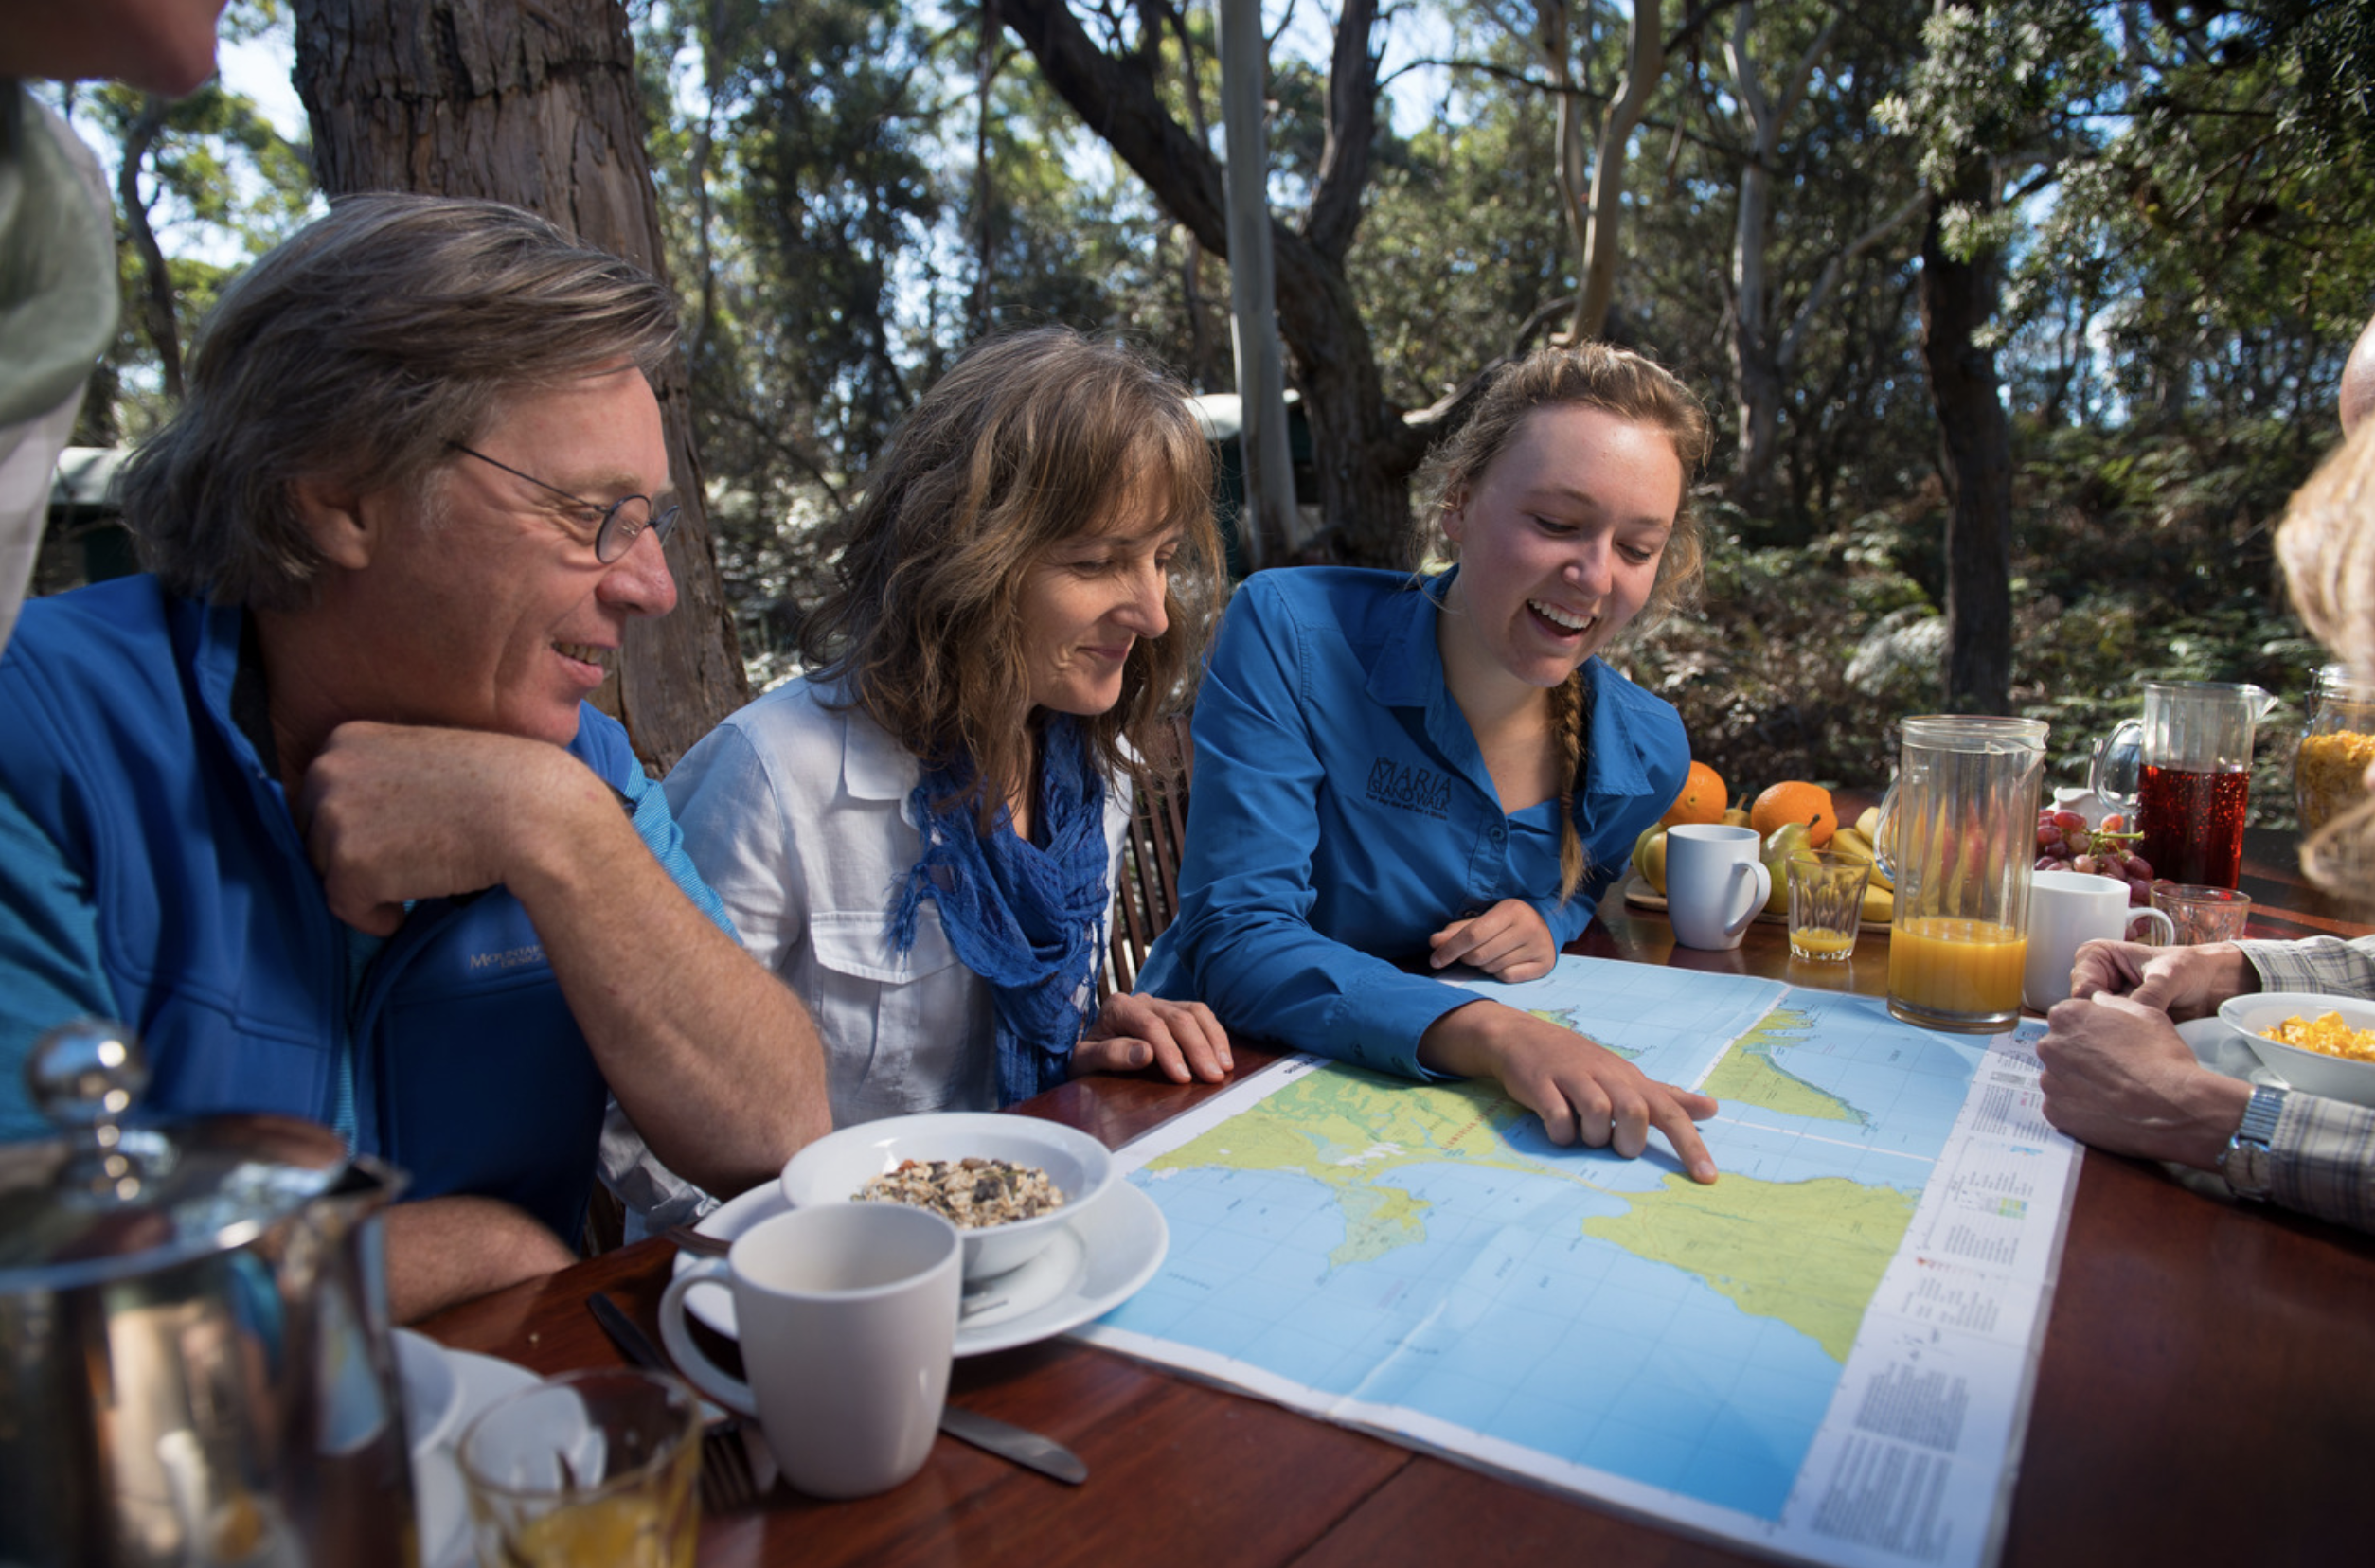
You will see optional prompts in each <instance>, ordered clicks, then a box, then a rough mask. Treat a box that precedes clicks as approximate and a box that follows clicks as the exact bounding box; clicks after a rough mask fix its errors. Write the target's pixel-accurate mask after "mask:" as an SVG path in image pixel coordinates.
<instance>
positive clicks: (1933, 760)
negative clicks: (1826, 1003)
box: [1882, 715, 2045, 1034]
mask: <svg viewBox="0 0 2375 1568" xmlns="http://www.w3.org/2000/svg"><path fill="white" fill-rule="evenodd" d="M1898 734H1899V756H1898V771H1897V782H1896V784H1895V785H1894V786H1893V787H1892V788H1891V789H1890V791H1889V794H1890V805H1889V808H1888V812H1887V816H1888V820H1887V821H1886V822H1885V823H1884V825H1883V827H1882V831H1883V833H1884V835H1885V836H1886V839H1887V844H1886V855H1887V859H1888V861H1889V863H1890V865H1891V867H1892V869H1893V870H1894V871H1895V873H1896V879H1897V913H1896V918H1895V920H1894V922H1893V923H1892V924H1891V926H1890V927H1889V933H1888V1010H1889V1011H1890V1012H1892V1013H1894V1014H1895V1015H1896V1016H1897V1017H1899V1018H1902V1019H1903V1020H1904V1021H1905V1022H1906V1023H1908V1024H1918V1025H1920V1026H1921V1027H1923V1028H1925V1029H1955V1030H1959V1031H1962V1032H1965V1033H1972V1034H1991V1033H1993V1032H1995V1031H1996V1030H1999V1029H2009V1028H2010V1027H2011V1026H2012V1025H2013V1024H2014V1023H2015V1022H2017V1021H2018V1020H2019V1018H2020V1013H2021V967H2022V964H2023V962H2024V960H2026V958H2027V954H2028V878H2029V870H2030V867H2031V866H2032V865H2033V864H2035V862H2036V858H2037V801H2038V797H2039V795H2040V794H2041V793H2042V792H2043V790H2044V786H2045V721H2044V720H2042V719H1986V718H1975V717H1961V716H1952V715H1931V716H1925V717H1922V718H1916V719H1907V720H1904V721H1902V722H1901V723H1900V724H1899V726H1898Z"/></svg>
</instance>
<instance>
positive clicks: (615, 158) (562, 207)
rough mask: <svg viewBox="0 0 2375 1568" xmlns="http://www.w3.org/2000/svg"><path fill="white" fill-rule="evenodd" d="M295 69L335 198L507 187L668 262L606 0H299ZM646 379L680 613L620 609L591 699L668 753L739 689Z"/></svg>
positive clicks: (723, 618) (662, 388) (683, 489)
mask: <svg viewBox="0 0 2375 1568" xmlns="http://www.w3.org/2000/svg"><path fill="white" fill-rule="evenodd" d="M295 11H296V83H297V90H298V92H299V93H300V94H301V95H302V96H303V98H304V99H305V108H306V114H307V116H308V117H309V118H310V119H311V120H312V130H313V160H314V170H315V173H316V175H317V177H318V178H319V179H320V181H321V185H322V188H323V190H324V191H326V192H327V193H328V194H329V195H330V198H331V200H332V201H335V200H336V199H337V198H338V197H340V196H342V195H347V194H349V193H351V192H355V191H362V190H409V191H419V192H422V193H426V194H435V195H440V196H472V197H483V198H487V199H491V200H493V201H498V202H509V203H510V204H512V205H515V206H522V207H526V208H527V210H529V211H531V212H534V213H536V214H538V215H539V216H541V217H544V218H545V219H547V220H549V221H550V222H552V223H556V224H558V225H559V226H560V227H562V228H563V229H566V230H568V231H569V232H570V233H572V234H574V235H576V236H577V237H578V238H579V239H580V240H583V241H586V242H587V243H588V244H592V245H598V246H599V247H600V248H602V249H603V250H606V251H610V252H612V253H613V254H615V255H617V256H622V257H624V258H627V259H628V260H630V261H633V262H634V263H636V264H637V265H639V266H642V267H644V268H646V269H648V270H649V271H651V272H652V273H653V274H655V275H658V276H663V277H664V276H667V262H666V260H665V258H664V256H663V252H662V249H661V241H660V224H659V211H658V206H657V204H656V201H655V199H654V197H653V194H652V169H651V165H650V164H649V162H648V161H647V160H646V159H645V156H644V151H643V109H642V103H641V100H640V98H639V96H638V94H637V91H636V87H635V71H634V45H633V44H632V43H631V42H630V41H629V39H628V36H627V17H626V11H625V9H624V8H623V7H622V6H621V4H620V3H619V0H538V4H536V5H534V6H523V5H520V4H517V3H516V0H296V6H295ZM653 390H654V391H655V392H657V393H658V395H659V400H660V413H661V417H662V418H663V419H665V420H666V421H667V427H668V447H669V465H670V472H671V474H672V476H673V478H674V480H675V482H676V488H677V492H678V498H679V500H680V501H681V502H682V504H683V507H684V513H683V516H682V518H681V519H680V520H679V522H678V524H677V527H676V531H675V533H674V535H673V536H672V537H671V538H670V540H669V543H668V561H669V567H670V570H671V571H672V572H674V573H675V576H676V591H677V606H676V611H675V614H673V615H668V616H666V617H664V618H662V619H659V620H651V619H647V618H640V617H638V618H636V619H634V620H632V621H630V622H629V623H628V626H627V641H626V648H625V650H624V653H623V656H622V657H621V659H620V660H619V668H618V672H617V673H616V675H615V676H614V677H613V678H612V679H611V680H610V681H607V682H605V683H604V684H603V686H602V688H601V690H600V691H598V692H597V693H596V694H595V699H594V700H595V702H596V704H598V705H599V706H600V707H602V708H603V709H604V710H605V711H608V712H610V713H613V714H616V716H617V718H618V719H619V721H620V722H623V723H624V724H625V725H626V726H627V733H628V735H629V736H630V737H631V738H632V739H633V740H634V748H635V753H636V755H637V756H638V757H641V758H642V759H643V762H644V765H645V767H646V768H648V769H652V770H655V771H656V770H665V769H666V768H668V767H669V766H670V765H671V764H672V763H674V762H675V760H676V759H677V758H678V757H681V756H683V755H684V753H685V752H686V750H687V748H689V747H690V746H691V745H692V743H693V742H694V741H695V740H698V739H701V737H702V736H704V735H705V734H707V733H708V731H709V730H710V729H711V728H712V727H713V726H715V724H716V723H717V722H718V721H719V720H720V719H722V718H723V717H724V716H725V715H726V714H728V713H730V712H732V711H733V710H734V709H735V708H736V707H738V706H740V705H741V703H742V701H743V699H744V697H745V696H746V695H747V691H748V688H747V687H746V686H745V685H744V681H743V675H742V661H741V652H740V650H739V649H738V647H737V646H736V642H735V637H734V625H733V621H732V618H731V616H730V615H729V613H728V611H727V608H726V604H725V598H724V594H723V589H722V586H721V584H720V581H719V579H718V566H717V557H716V554H715V552H714V550H713V549H712V547H711V543H710V538H709V526H708V517H707V514H706V512H705V508H704V507H703V504H702V472H701V458H700V454H698V453H697V452H696V451H695V450H694V448H693V440H692V423H691V419H690V393H689V389H688V385H687V374H686V370H685V366H684V365H683V363H682V361H681V360H680V359H677V358H671V359H670V361H669V363H668V364H667V365H664V366H663V367H662V368H661V369H660V371H659V373H658V375H657V376H656V377H655V385H654V387H653Z"/></svg>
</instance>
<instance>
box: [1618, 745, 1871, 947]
mask: <svg viewBox="0 0 2375 1568" xmlns="http://www.w3.org/2000/svg"><path fill="white" fill-rule="evenodd" d="M1728 799H1729V796H1728V795H1727V794H1726V793H1725V789H1724V784H1723V777H1722V776H1721V775H1718V774H1717V773H1716V771H1715V770H1714V769H1713V768H1710V767H1708V766H1707V765H1706V764H1705V762H1693V763H1692V764H1691V765H1690V772H1689V774H1688V775H1687V776H1686V777H1685V778H1684V780H1683V787H1682V793H1680V794H1679V795H1677V796H1676V797H1675V799H1674V804H1673V805H1672V806H1671V807H1670V808H1669V809H1668V811H1667V812H1666V814H1665V815H1664V816H1662V817H1660V818H1659V819H1658V820H1657V821H1656V822H1653V823H1652V824H1651V825H1650V826H1649V827H1648V828H1646V829H1642V832H1641V836H1640V837H1639V838H1637V839H1635V840H1634V844H1633V861H1632V865H1631V868H1630V870H1629V872H1628V874H1627V875H1626V877H1625V880H1624V895H1625V902H1626V903H1628V904H1631V905H1633V906H1634V908H1637V909H1657V910H1662V909H1664V908H1665V907H1666V833H1667V829H1670V828H1676V827H1680V826H1682V825H1683V824H1685V823H1719V822H1720V823H1727V824H1729V825H1731V826H1733V827H1736V828H1747V829H1753V830H1754V831H1755V832H1756V833H1757V835H1758V837H1759V841H1760V842H1759V846H1758V851H1757V856H1758V859H1759V860H1761V861H1763V862H1764V864H1765V869H1766V870H1768V871H1770V872H1772V873H1773V894H1772V896H1771V897H1770V898H1768V899H1766V900H1765V907H1764V908H1763V909H1762V910H1761V911H1759V914H1758V916H1757V918H1759V920H1768V921H1777V922H1782V923H1786V922H1787V921H1788V919H1789V918H1790V877H1789V871H1788V866H1789V863H1790V857H1791V856H1792V855H1794V854H1796V853H1798V852H1799V851H1800V850H1805V849H1828V850H1830V852H1831V853H1833V854H1836V855H1839V856H1842V857H1844V858H1846V859H1848V860H1851V861H1861V862H1863V863H1864V864H1867V865H1869V866H1870V867H1871V868H1872V880H1871V882H1870V885H1869V886H1867V887H1866V889H1865V893H1864V916H1863V925H1864V929H1865V930H1866V931H1885V930H1886V929H1888V923H1889V921H1890V919H1891V918H1893V917H1894V916H1895V914H1896V912H1897V893H1896V888H1895V884H1894V883H1892V882H1890V881H1889V877H1888V872H1887V871H1886V869H1884V867H1883V866H1882V864H1880V857H1879V855H1878V854H1877V853H1876V852H1875V851H1874V849H1873V847H1872V830H1873V828H1874V827H1875V826H1876V825H1877V824H1878V822H1879V820H1880V809H1879V808H1878V807H1874V808H1872V809H1871V810H1869V811H1866V812H1865V813H1864V814H1863V815H1862V816H1859V817H1857V818H1856V819H1855V822H1854V823H1853V824H1852V825H1851V826H1848V827H1841V826H1840V825H1839V818H1838V813H1837V811H1835V810H1834V809H1833V807H1832V804H1831V799H1830V791H1829V790H1826V789H1824V788H1823V787H1822V786H1821V785H1819V784H1809V783H1806V782H1805V781H1804V780H1802V779H1788V780H1785V781H1783V782H1781V783H1779V784H1776V785H1773V786H1772V787H1770V788H1769V789H1766V790H1765V791H1763V792H1762V793H1759V794H1758V795H1757V796H1756V798H1755V799H1754V800H1753V801H1751V800H1750V799H1749V798H1748V797H1747V796H1746V795H1744V794H1743V795H1742V796H1741V798H1740V801H1739V802H1738V803H1735V804H1729V805H1727V804H1726V801H1727V800H1728Z"/></svg>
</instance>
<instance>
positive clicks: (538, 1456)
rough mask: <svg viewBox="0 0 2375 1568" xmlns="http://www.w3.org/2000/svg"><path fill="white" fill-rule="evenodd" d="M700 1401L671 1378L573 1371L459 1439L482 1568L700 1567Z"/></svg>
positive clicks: (489, 1414) (521, 1395)
mask: <svg viewBox="0 0 2375 1568" xmlns="http://www.w3.org/2000/svg"><path fill="white" fill-rule="evenodd" d="M700 1432H701V1401H700V1400H699V1399H697V1398H695V1396H694V1394H693V1391H692V1389H691V1388H689V1387H688V1386H687V1385H686V1383H685V1382H684V1381H682V1380H681V1379H678V1378H674V1377H670V1375H668V1374H667V1373H664V1372H642V1371H634V1370H630V1369H625V1368H620V1369H615V1370H607V1371H594V1372H569V1373H564V1374H562V1376H560V1377H558V1378H552V1379H548V1380H547V1381H544V1382H541V1383H538V1384H537V1385H536V1386H535V1387H533V1388H524V1389H522V1390H520V1391H519V1392H518V1393H516V1394H513V1395H511V1396H510V1397H509V1399H500V1400H498V1401H496V1402H495V1403H494V1404H492V1405H491V1406H489V1407H488V1409H487V1411H486V1413H485V1414H484V1415H482V1416H480V1417H478V1419H477V1420H475V1421H473V1422H472V1423H471V1426H470V1428H469V1430H468V1431H467V1432H465V1433H464V1434H462V1441H461V1448H460V1457H461V1464H462V1480H463V1483H464V1485H465V1486H466V1487H467V1488H469V1492H470V1511H471V1519H472V1524H473V1529H474V1530H475V1532H476V1536H477V1542H478V1560H479V1561H480V1562H481V1563H501V1564H505V1565H507V1568H509V1565H512V1564H517V1565H519V1568H575V1565H576V1564H580V1563H595V1562H598V1563H604V1564H619V1565H625V1568H692V1562H693V1544H694V1539H695V1537H696V1536H697V1535H698V1534H699V1531H700V1526H701V1505H700V1502H699V1501H698V1499H697V1497H696V1496H695V1493H694V1490H693V1477H694V1473H695V1472H696V1471H697V1470H699V1468H700V1459H701V1444H700V1441H699V1437H700Z"/></svg>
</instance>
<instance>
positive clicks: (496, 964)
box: [470, 943, 545, 970]
mask: <svg viewBox="0 0 2375 1568" xmlns="http://www.w3.org/2000/svg"><path fill="white" fill-rule="evenodd" d="M544 961H545V949H544V945H543V944H542V943H538V944H536V945H534V946H532V947H515V948H506V949H504V950H503V951H502V952H501V953H472V954H471V955H470V967H471V968H472V969H474V970H484V969H494V970H508V969H518V968H519V967H520V966H521V965H523V964H541V963H543V962H544Z"/></svg>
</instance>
